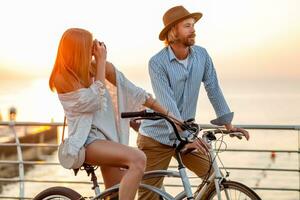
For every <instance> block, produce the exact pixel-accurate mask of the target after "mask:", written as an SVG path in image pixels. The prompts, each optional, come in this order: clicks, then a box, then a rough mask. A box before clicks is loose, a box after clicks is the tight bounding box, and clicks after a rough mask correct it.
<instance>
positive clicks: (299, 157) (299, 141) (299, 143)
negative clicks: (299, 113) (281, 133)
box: [298, 126, 300, 199]
mask: <svg viewBox="0 0 300 200" xmlns="http://www.w3.org/2000/svg"><path fill="white" fill-rule="evenodd" d="M298 168H299V173H298V174H299V175H298V178H299V181H298V184H299V185H298V187H299V188H300V127H299V126H298ZM299 199H300V190H299Z"/></svg>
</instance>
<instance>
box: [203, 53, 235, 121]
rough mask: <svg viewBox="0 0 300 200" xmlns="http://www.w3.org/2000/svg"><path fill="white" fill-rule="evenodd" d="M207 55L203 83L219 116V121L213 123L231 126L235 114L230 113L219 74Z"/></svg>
mask: <svg viewBox="0 0 300 200" xmlns="http://www.w3.org/2000/svg"><path fill="white" fill-rule="evenodd" d="M206 55H207V56H206V63H205V71H204V77H203V83H204V87H205V90H206V92H207V96H208V98H209V100H210V102H211V104H212V106H213V108H214V110H215V113H216V115H217V119H215V120H212V121H211V122H212V123H214V124H216V125H224V124H229V123H231V121H232V118H233V113H232V112H231V111H230V109H229V107H228V105H227V103H226V100H225V98H224V96H223V93H222V90H221V88H220V86H219V82H218V78H217V73H216V70H215V68H214V65H213V62H212V60H211V58H210V56H209V55H208V54H206Z"/></svg>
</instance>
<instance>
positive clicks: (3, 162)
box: [0, 160, 300, 172]
mask: <svg viewBox="0 0 300 200" xmlns="http://www.w3.org/2000/svg"><path fill="white" fill-rule="evenodd" d="M20 163H22V164H24V165H60V163H58V162H47V161H16V160H0V164H20ZM169 168H170V169H177V168H178V166H175V165H174V166H173V165H171V166H170V167H169ZM220 169H232V170H257V171H286V172H300V169H282V168H262V167H220Z"/></svg>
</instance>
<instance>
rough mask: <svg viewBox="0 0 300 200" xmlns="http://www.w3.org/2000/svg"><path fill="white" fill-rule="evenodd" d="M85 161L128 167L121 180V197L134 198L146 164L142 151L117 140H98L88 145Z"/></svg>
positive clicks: (130, 199) (122, 198)
mask: <svg viewBox="0 0 300 200" xmlns="http://www.w3.org/2000/svg"><path fill="white" fill-rule="evenodd" d="M85 162H86V163H88V164H91V165H99V166H111V167H123V168H127V169H128V170H127V171H126V172H125V174H124V176H123V178H122V180H121V182H120V190H119V198H120V199H121V200H127V199H128V200H132V199H134V196H135V194H136V191H137V189H138V186H139V183H140V181H141V179H142V176H143V174H144V170H145V165H146V156H145V154H144V153H143V152H142V151H140V150H138V149H134V148H131V147H128V146H125V145H122V144H119V143H116V142H111V141H107V140H96V141H94V142H92V143H91V144H89V145H88V146H87V147H86V156H85Z"/></svg>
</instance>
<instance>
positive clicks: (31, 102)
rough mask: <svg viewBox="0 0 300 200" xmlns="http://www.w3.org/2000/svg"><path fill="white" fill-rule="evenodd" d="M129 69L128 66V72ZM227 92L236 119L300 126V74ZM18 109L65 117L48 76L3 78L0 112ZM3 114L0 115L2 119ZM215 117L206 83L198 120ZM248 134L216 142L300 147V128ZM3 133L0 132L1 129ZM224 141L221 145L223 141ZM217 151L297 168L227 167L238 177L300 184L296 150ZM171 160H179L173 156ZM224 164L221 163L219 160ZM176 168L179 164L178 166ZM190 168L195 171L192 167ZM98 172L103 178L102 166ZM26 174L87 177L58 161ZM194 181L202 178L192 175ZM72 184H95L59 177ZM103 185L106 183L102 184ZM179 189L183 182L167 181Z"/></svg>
mask: <svg viewBox="0 0 300 200" xmlns="http://www.w3.org/2000/svg"><path fill="white" fill-rule="evenodd" d="M125 74H126V72H125ZM129 79H130V80H132V81H133V82H134V83H135V84H136V85H138V86H140V87H142V88H144V89H145V90H147V91H149V92H150V93H151V92H152V89H151V84H150V81H149V79H148V78H143V77H138V76H134V75H131V76H129ZM220 85H221V87H222V91H223V94H224V96H225V98H226V100H227V103H228V105H229V107H230V109H231V110H232V111H234V113H235V115H234V120H233V124H236V125H241V126H242V125H291V126H300V80H278V79H276V80H275V79H274V80H260V81H258V80H242V79H239V80H225V79H224V80H223V79H221V80H220ZM12 107H14V108H15V109H16V112H17V114H16V120H17V121H22V122H62V121H63V117H64V115H63V110H62V107H61V105H60V103H59V101H58V99H57V95H56V94H55V93H53V92H51V91H50V90H49V87H48V80H47V78H40V79H31V80H18V81H16V80H0V113H1V118H2V120H4V121H6V120H8V119H9V110H10V109H11V108H12ZM1 118H0V119H1ZM214 118H215V113H214V110H213V108H212V106H211V104H210V102H209V100H208V98H207V95H206V92H205V89H204V87H202V88H201V90H200V95H199V99H198V107H197V115H196V121H197V122H198V123H200V124H209V123H210V120H212V119H214ZM249 132H250V140H249V141H246V140H238V139H234V138H229V137H225V138H224V143H222V144H221V143H219V144H217V145H218V146H217V147H221V148H226V147H227V148H229V149H255V150H291V151H297V150H299V147H300V130H249ZM0 134H1V133H0ZM135 140H136V133H135V132H133V131H131V136H130V145H131V146H136V144H135ZM220 145H221V146H220ZM218 155H219V157H220V159H221V160H222V163H223V165H224V166H227V167H249V168H251V167H256V168H265V169H268V168H272V169H273V168H274V169H293V170H298V171H292V172H290V171H285V172H283V171H267V170H250V171H249V170H247V171H245V170H232V169H231V170H227V171H228V172H229V177H228V179H230V180H236V181H240V182H242V183H244V184H246V185H248V186H249V187H261V188H272V187H273V188H284V189H299V185H300V184H299V181H300V179H299V176H300V173H299V166H300V164H299V161H300V160H299V159H300V156H299V154H297V153H275V154H272V153H271V152H267V153H255V152H229V151H227V152H226V151H223V152H219V154H218ZM45 159H46V160H47V161H49V162H57V154H56V153H54V154H52V155H47V156H45ZM171 165H172V166H176V162H175V161H174V160H173V161H172V164H171ZM220 165H221V164H220ZM173 170H176V168H174V169H173ZM189 174H190V175H191V176H192V177H194V175H193V173H192V172H189ZM98 177H99V179H100V180H101V175H100V172H99V171H98ZM26 178H27V179H35V180H38V179H40V180H59V181H72V180H73V181H89V179H90V178H89V177H87V175H86V174H85V172H83V171H82V172H79V174H78V175H77V176H74V174H73V172H72V171H71V170H66V169H63V168H62V167H61V166H56V165H36V166H34V167H33V168H32V169H30V170H29V171H28V172H27V173H26ZM191 182H192V184H193V185H197V184H199V182H200V180H199V179H197V178H192V179H191ZM165 183H166V184H167V185H168V184H172V183H175V184H176V185H180V180H178V179H175V180H173V179H166V180H165ZM56 185H58V184H57V183H49V184H48V183H47V184H45V183H31V182H25V196H27V197H33V196H34V195H36V194H37V193H38V192H40V191H42V190H43V189H45V188H47V187H50V186H56ZM59 185H61V186H66V187H70V188H72V189H74V190H76V191H77V192H79V193H81V194H83V196H86V197H89V196H92V195H93V191H92V190H91V185H85V184H71V183H60V184H59ZM101 189H102V190H103V185H101ZM166 190H167V191H169V192H170V193H171V194H173V195H175V194H176V193H178V191H179V190H181V188H180V187H170V188H169V187H166ZM256 192H257V193H258V194H259V195H260V196H261V197H262V199H269V200H299V199H300V198H299V195H300V193H299V192H297V191H289V190H283V191H275V190H256ZM18 194H19V185H18V184H17V183H15V184H8V185H6V186H4V187H3V192H2V194H1V195H5V196H18Z"/></svg>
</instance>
